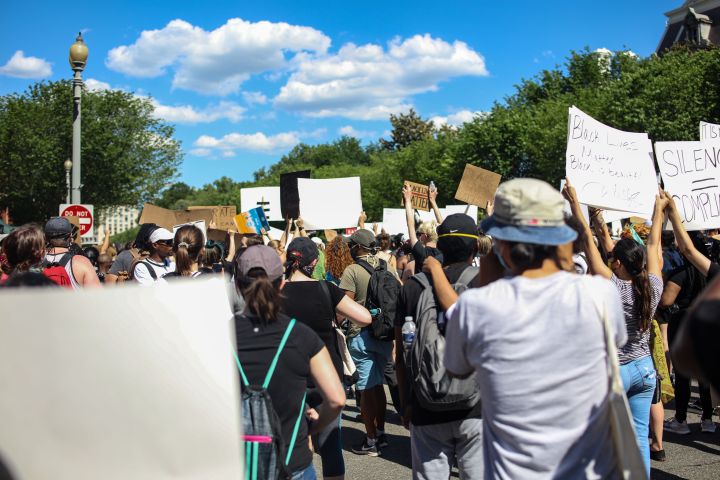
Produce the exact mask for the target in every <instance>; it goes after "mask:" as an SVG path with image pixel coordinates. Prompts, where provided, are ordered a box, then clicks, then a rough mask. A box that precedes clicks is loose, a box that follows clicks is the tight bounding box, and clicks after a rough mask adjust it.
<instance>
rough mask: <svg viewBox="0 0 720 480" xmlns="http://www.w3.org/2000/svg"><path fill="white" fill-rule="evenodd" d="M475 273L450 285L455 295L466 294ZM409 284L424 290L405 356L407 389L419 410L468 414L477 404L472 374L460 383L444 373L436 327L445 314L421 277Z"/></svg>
mask: <svg viewBox="0 0 720 480" xmlns="http://www.w3.org/2000/svg"><path fill="white" fill-rule="evenodd" d="M478 271H479V269H478V267H472V266H468V267H467V268H466V269H465V270H464V271H463V273H462V274H461V275H460V277H459V278H458V280H457V282H455V284H453V288H454V289H455V291H456V292H458V293H462V292H464V291H465V290H467V288H468V285H469V284H470V282H472V280H473V279H474V278H475V277H476V276H477V273H478ZM411 281H415V282H418V283H420V285H421V286H422V287H423V290H422V293H421V294H420V297H419V298H418V304H417V307H416V311H415V325H416V332H415V342H414V343H413V344H412V347H411V348H410V350H409V351H408V352H407V355H406V365H407V368H408V371H409V378H410V388H411V389H412V391H413V393H414V394H415V398H416V399H417V401H418V403H419V404H420V406H421V407H422V408H424V409H426V410H430V411H435V412H445V411H449V410H469V409H471V408H473V407H474V406H475V405H476V404H477V402H478V401H479V400H480V390H479V388H478V386H477V384H476V383H475V374H472V375H471V376H470V377H468V378H465V379H459V378H452V377H450V375H449V374H448V373H447V370H445V365H444V362H443V356H444V354H445V334H444V330H443V329H442V327H441V326H440V325H438V316H439V315H444V312H442V311H441V310H439V308H438V306H437V302H436V300H435V293H434V292H433V287H432V285H430V282H429V281H428V278H427V276H426V275H425V274H424V273H418V274H417V275H415V276H413V277H412V279H411ZM442 323H444V322H442Z"/></svg>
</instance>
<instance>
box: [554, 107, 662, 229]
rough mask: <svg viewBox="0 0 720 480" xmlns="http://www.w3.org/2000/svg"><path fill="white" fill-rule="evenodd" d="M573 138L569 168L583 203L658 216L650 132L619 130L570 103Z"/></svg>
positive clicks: (567, 157) (570, 135) (567, 159)
mask: <svg viewBox="0 0 720 480" xmlns="http://www.w3.org/2000/svg"><path fill="white" fill-rule="evenodd" d="M567 138H568V141H567V150H566V152H565V172H566V175H567V177H568V178H569V179H570V181H571V182H572V184H573V185H574V186H575V190H576V191H577V194H578V199H579V200H580V202H581V203H584V204H586V205H591V206H594V207H598V208H605V209H610V210H621V211H624V212H633V213H639V214H641V215H646V216H648V217H650V216H651V215H652V210H653V206H654V205H655V195H656V194H657V177H656V175H655V166H654V162H653V156H652V144H651V142H650V139H649V138H648V136H647V134H646V133H631V132H623V131H621V130H617V129H615V128H612V127H609V126H607V125H604V124H602V123H600V122H598V121H597V120H595V119H594V118H592V117H591V116H589V115H587V114H585V113H583V112H582V111H581V110H580V109H578V108H576V107H570V110H569V115H568V137H567Z"/></svg>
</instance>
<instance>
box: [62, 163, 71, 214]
mask: <svg viewBox="0 0 720 480" xmlns="http://www.w3.org/2000/svg"><path fill="white" fill-rule="evenodd" d="M63 165H64V166H65V189H66V191H67V195H65V203H70V198H71V195H72V187H71V186H70V170H72V167H73V162H72V161H71V160H70V159H67V160H65V163H64V164H63Z"/></svg>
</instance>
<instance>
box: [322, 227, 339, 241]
mask: <svg viewBox="0 0 720 480" xmlns="http://www.w3.org/2000/svg"><path fill="white" fill-rule="evenodd" d="M337 235H338V234H337V231H336V230H331V229H325V239H326V240H327V242H328V243H330V242H332V241H333V240H335V237H337Z"/></svg>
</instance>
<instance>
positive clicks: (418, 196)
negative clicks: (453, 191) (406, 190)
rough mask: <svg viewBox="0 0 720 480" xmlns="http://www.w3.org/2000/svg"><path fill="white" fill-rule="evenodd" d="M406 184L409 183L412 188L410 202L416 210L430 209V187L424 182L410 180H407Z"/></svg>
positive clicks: (427, 210) (426, 210)
mask: <svg viewBox="0 0 720 480" xmlns="http://www.w3.org/2000/svg"><path fill="white" fill-rule="evenodd" d="M405 185H409V186H410V189H411V190H412V197H410V204H411V205H412V208H413V209H415V210H423V211H425V212H429V211H430V187H429V186H427V185H423V184H422V183H415V182H409V181H407V180H405Z"/></svg>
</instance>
